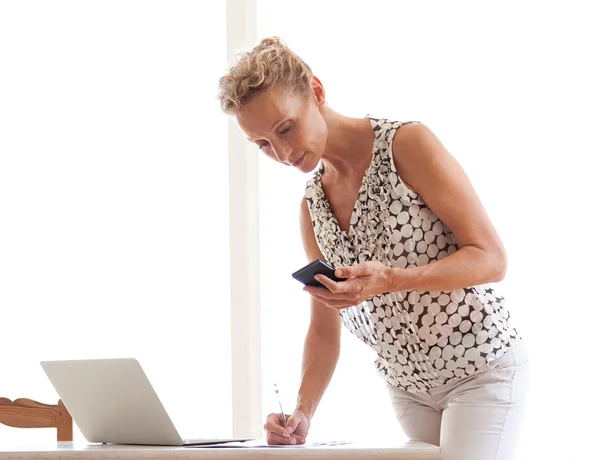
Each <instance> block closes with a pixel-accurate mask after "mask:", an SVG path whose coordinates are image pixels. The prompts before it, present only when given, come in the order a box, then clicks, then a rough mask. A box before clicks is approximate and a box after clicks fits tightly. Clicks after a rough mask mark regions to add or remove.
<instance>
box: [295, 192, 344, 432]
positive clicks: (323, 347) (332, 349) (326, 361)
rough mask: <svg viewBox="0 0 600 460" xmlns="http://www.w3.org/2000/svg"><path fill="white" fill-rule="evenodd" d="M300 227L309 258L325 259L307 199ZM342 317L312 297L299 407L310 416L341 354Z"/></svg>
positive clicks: (301, 209)
mask: <svg viewBox="0 0 600 460" xmlns="http://www.w3.org/2000/svg"><path fill="white" fill-rule="evenodd" d="M300 227H301V234H302V242H303V244H304V251H305V253H306V257H307V259H308V261H309V262H312V261H313V260H316V259H323V260H324V259H325V258H324V257H323V255H322V254H321V251H320V249H319V247H318V245H317V241H316V240H315V235H314V231H313V227H312V222H311V219H310V214H309V211H308V205H307V203H306V200H305V199H303V200H302V204H301V208H300ZM340 335H341V320H340V317H339V313H338V311H337V310H333V309H330V308H328V307H327V306H326V305H324V304H323V303H321V302H319V301H318V300H315V299H314V298H313V297H311V319H310V324H309V327H308V332H307V334H306V340H305V342H304V355H303V359H302V380H301V383H300V390H299V391H298V403H297V406H296V409H297V410H299V411H300V412H302V413H303V414H304V415H305V417H306V418H307V419H308V420H310V419H311V418H312V416H313V415H314V413H315V411H316V409H317V406H318V404H319V401H320V400H321V398H322V396H323V394H324V393H325V390H326V389H327V386H328V385H329V382H330V381H331V377H332V376H333V372H334V370H335V367H336V365H337V361H338V358H339V354H340Z"/></svg>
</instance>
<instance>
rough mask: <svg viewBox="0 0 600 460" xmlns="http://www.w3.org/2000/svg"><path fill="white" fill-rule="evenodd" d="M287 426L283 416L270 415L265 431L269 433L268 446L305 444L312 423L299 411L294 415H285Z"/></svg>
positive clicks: (277, 414)
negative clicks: (284, 424)
mask: <svg viewBox="0 0 600 460" xmlns="http://www.w3.org/2000/svg"><path fill="white" fill-rule="evenodd" d="M285 418H286V420H287V424H286V426H283V423H282V420H281V414H279V413H274V414H269V415H268V417H267V422H266V423H265V426H264V429H265V431H266V432H267V444H269V445H273V444H298V445H299V444H304V443H305V442H306V436H308V428H309V426H310V423H309V422H308V420H307V419H306V416H305V415H304V414H303V413H302V412H300V411H299V410H297V411H294V413H293V414H292V415H288V414H286V415H285Z"/></svg>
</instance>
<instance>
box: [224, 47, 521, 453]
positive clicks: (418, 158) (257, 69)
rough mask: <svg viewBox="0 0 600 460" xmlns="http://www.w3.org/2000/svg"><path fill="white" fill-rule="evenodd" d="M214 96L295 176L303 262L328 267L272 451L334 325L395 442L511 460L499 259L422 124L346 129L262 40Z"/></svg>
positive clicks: (512, 377) (307, 72)
mask: <svg viewBox="0 0 600 460" xmlns="http://www.w3.org/2000/svg"><path fill="white" fill-rule="evenodd" d="M219 99H220V102H221V107H222V109H223V110H224V112H225V113H228V114H232V115H234V116H235V118H236V120H237V122H238V124H239V126H240V128H241V129H242V131H243V132H244V133H245V134H246V135H247V137H248V140H249V141H250V142H253V143H256V145H258V147H259V148H260V150H262V151H263V152H264V153H265V154H266V155H267V156H269V157H270V158H272V159H273V160H275V161H278V162H280V163H282V164H284V165H286V166H290V167H294V168H296V169H298V170H300V171H302V172H304V173H307V172H311V171H313V170H315V169H316V172H315V174H314V176H313V177H312V178H311V179H310V180H309V182H308V184H307V188H306V193H305V196H304V197H302V200H301V207H300V222H301V230H302V240H303V244H304V249H305V252H306V255H307V258H308V260H309V261H312V260H315V259H318V258H321V259H324V260H327V261H328V262H329V263H331V264H332V265H333V266H335V267H336V269H337V270H336V276H338V277H339V278H343V279H344V281H340V282H337V283H336V282H334V281H331V280H329V279H328V278H326V277H323V276H321V275H317V277H316V279H318V281H320V282H321V283H322V284H323V285H324V287H318V288H315V287H305V288H304V289H305V291H307V292H308V293H309V294H310V295H311V297H312V298H311V302H312V305H311V307H312V308H311V321H310V326H309V329H308V332H307V336H306V341H305V345H304V359H303V363H302V381H301V385H300V389H299V394H298V404H297V407H296V409H295V411H294V412H293V413H292V414H290V415H288V417H287V423H286V425H285V426H284V425H283V423H282V421H281V420H280V417H279V415H278V414H270V415H269V416H268V418H267V421H266V424H265V430H266V432H267V440H268V442H269V443H271V444H302V443H304V442H305V440H306V437H307V435H308V431H309V427H310V421H311V419H312V417H313V415H314V413H315V410H316V408H317V405H318V404H319V401H320V399H321V397H322V396H323V393H324V392H325V390H326V388H327V386H328V384H329V381H330V379H331V376H332V374H333V372H334V369H335V366H336V363H337V360H338V356H339V350H340V333H341V331H340V326H341V324H344V325H345V326H346V327H347V328H348V329H349V330H350V331H351V332H352V333H353V334H354V335H356V336H357V337H358V338H359V339H361V340H362V341H364V342H365V343H366V344H367V345H369V346H370V347H372V348H373V349H374V350H375V351H376V353H377V355H378V357H377V360H376V366H377V369H378V372H379V373H380V375H381V376H382V377H383V378H384V379H385V380H386V382H387V383H388V388H389V392H390V397H391V401H392V404H393V407H394V410H395V412H396V415H397V418H398V420H399V422H400V425H401V427H402V429H403V430H404V431H405V433H406V434H407V435H408V436H409V437H410V438H411V439H414V440H420V441H425V442H428V443H431V444H436V445H439V446H441V451H442V455H443V457H444V458H445V459H461V460H467V459H477V460H483V459H488V458H489V459H492V458H495V459H508V458H512V455H513V451H514V448H515V446H516V442H517V434H518V431H519V426H520V422H521V419H522V415H523V410H524V400H525V392H526V386H527V355H526V351H525V349H524V347H523V344H522V342H521V337H520V335H519V334H518V333H517V331H516V330H515V328H514V327H513V326H512V325H511V323H510V315H509V312H508V310H507V308H506V306H505V304H504V299H503V297H502V296H501V295H499V294H498V293H497V292H496V291H495V290H494V289H493V288H492V287H490V286H488V285H487V283H492V282H497V281H500V280H501V279H503V277H504V274H505V271H506V255H505V251H504V248H503V245H502V242H501V241H500V238H499V237H498V234H497V233H496V231H495V230H494V227H493V226H492V223H491V222H490V220H489V218H488V216H487V215H486V212H485V210H484V208H483V206H482V204H481V202H480V201H479V199H478V197H477V195H476V193H475V191H474V190H473V187H472V186H471V184H470V182H469V180H468V178H467V176H466V175H465V173H464V172H463V170H462V169H461V167H460V166H459V165H458V163H457V162H456V161H455V159H454V158H453V157H452V156H451V155H450V154H449V153H448V152H447V151H446V150H445V149H444V147H443V146H442V144H441V143H440V141H439V140H438V139H437V138H436V136H435V135H434V134H433V133H432V132H431V131H430V130H429V129H428V128H427V127H426V126H424V125H423V124H421V123H419V122H410V123H402V122H397V121H390V120H385V119H375V118H358V119H357V118H350V117H346V116H344V115H342V114H340V113H337V112H336V111H334V110H333V109H332V108H330V107H329V106H328V105H327V103H326V99H325V90H324V88H323V85H322V84H321V82H320V80H319V79H318V78H317V77H316V76H314V75H313V74H312V72H311V69H310V68H309V67H308V65H306V63H304V62H303V61H302V60H301V59H300V58H299V57H298V56H297V55H295V54H294V53H293V52H292V51H291V50H290V49H289V48H288V47H287V46H286V45H285V44H284V43H283V42H282V41H281V40H280V39H279V38H277V37H273V38H267V39H264V40H262V41H261V43H260V44H259V45H258V46H256V47H255V48H254V49H253V50H252V51H250V52H249V53H246V54H244V55H242V56H241V57H240V58H239V60H238V62H237V63H236V64H235V65H234V66H233V67H232V68H231V69H229V71H228V73H227V74H226V75H224V76H223V77H222V78H221V79H220V94H219Z"/></svg>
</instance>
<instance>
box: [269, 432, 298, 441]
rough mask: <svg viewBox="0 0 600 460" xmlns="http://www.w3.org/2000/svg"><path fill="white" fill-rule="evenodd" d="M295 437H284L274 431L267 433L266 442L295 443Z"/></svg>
mask: <svg viewBox="0 0 600 460" xmlns="http://www.w3.org/2000/svg"><path fill="white" fill-rule="evenodd" d="M296 443H297V441H296V438H295V437H293V436H292V437H289V438H284V437H283V436H279V435H278V434H276V433H269V434H268V435H267V444H296Z"/></svg>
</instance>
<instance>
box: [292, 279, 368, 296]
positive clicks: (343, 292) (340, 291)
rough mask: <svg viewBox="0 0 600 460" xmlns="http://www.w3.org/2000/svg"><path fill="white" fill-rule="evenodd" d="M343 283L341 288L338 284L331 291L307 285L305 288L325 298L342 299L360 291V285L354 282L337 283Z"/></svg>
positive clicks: (312, 293)
mask: <svg viewBox="0 0 600 460" xmlns="http://www.w3.org/2000/svg"><path fill="white" fill-rule="evenodd" d="M337 284H343V285H344V286H342V287H341V288H340V287H339V286H338V287H337V288H336V290H335V292H334V291H329V290H327V289H323V288H315V287H312V286H305V287H304V288H303V290H304V291H305V292H308V293H309V294H310V295H317V296H319V297H323V298H324V299H332V300H341V299H352V298H355V297H356V295H357V294H359V293H360V287H359V286H357V285H356V284H353V283H345V282H344V283H337Z"/></svg>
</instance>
